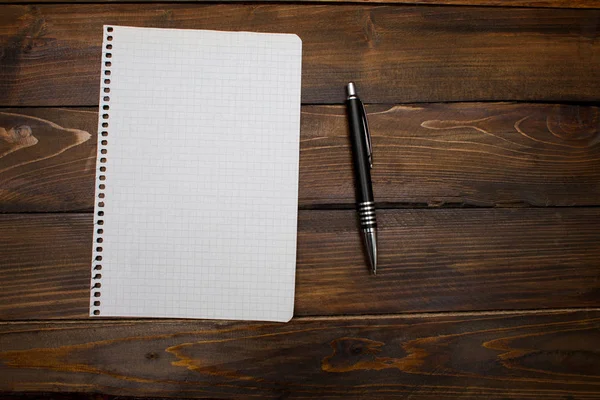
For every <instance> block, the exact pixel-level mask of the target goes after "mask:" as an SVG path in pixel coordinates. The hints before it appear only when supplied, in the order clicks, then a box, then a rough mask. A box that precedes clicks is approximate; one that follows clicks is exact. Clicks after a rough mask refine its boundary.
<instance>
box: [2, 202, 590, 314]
mask: <svg viewBox="0 0 600 400" xmlns="http://www.w3.org/2000/svg"><path fill="white" fill-rule="evenodd" d="M92 217H93V216H92V214H67V215H56V214H54V215H42V216H40V215H22V214H21V215H4V216H0V254H4V255H5V257H4V261H3V264H4V265H3V269H2V270H0V281H2V282H3V285H2V286H3V290H2V291H0V319H1V320H24V319H37V318H87V315H88V305H89V289H88V287H89V282H90V261H91V243H92V227H93V225H92V223H93V222H92V221H93V219H92ZM378 220H379V224H380V229H379V246H380V254H381V256H380V259H379V263H380V266H379V268H378V270H379V273H378V275H377V276H369V275H368V274H367V273H366V267H365V261H364V259H363V254H362V250H361V245H360V236H359V234H358V229H357V226H356V216H355V213H354V211H352V210H330V211H327V210H322V211H317V210H306V211H301V212H300V216H299V221H298V259H297V279H296V281H297V282H296V307H295V312H294V315H296V316H300V315H338V314H343V315H346V314H381V313H407V312H418V311H430V312H431V311H459V310H497V309H531V308H542V309H546V308H564V307H594V306H597V305H598V296H599V295H600V290H599V288H598V277H599V274H598V271H599V269H600V208H565V209H559V208H554V209H481V210H468V211H466V210H462V209H446V210H381V211H380V212H379V214H378ZM490 227H493V229H491V228H490Z"/></svg>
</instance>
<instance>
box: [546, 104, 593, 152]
mask: <svg viewBox="0 0 600 400" xmlns="http://www.w3.org/2000/svg"><path fill="white" fill-rule="evenodd" d="M546 124H547V126H548V130H549V131H550V133H552V134H553V135H554V136H556V137H557V138H559V139H562V140H565V141H572V142H578V144H579V145H581V146H591V145H593V144H596V143H597V142H598V141H599V140H600V109H598V108H597V107H579V106H568V105H557V106H555V107H554V109H553V110H552V112H551V113H549V115H548V117H547V119H546Z"/></svg>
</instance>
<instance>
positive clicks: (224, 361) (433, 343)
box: [0, 311, 600, 400]
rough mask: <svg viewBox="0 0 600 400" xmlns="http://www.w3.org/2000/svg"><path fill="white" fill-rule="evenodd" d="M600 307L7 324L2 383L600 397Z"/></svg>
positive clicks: (193, 393)
mask: <svg viewBox="0 0 600 400" xmlns="http://www.w3.org/2000/svg"><path fill="white" fill-rule="evenodd" d="M599 328H600V313H599V312H598V311H586V312H564V313H540V314H503V315H456V316H426V315H418V316H412V317H401V316H397V317H381V318H374V317H371V318H369V317H362V318H360V317H359V318H353V317H337V318H302V319H296V320H292V322H290V323H288V324H272V323H241V322H237V323H235V322H225V321H223V322H219V321H177V320H173V321H112V322H95V323H91V322H71V323H22V324H2V325H0V343H2V347H1V350H0V360H1V362H0V389H2V390H18V391H21V390H23V391H79V392H99V393H108V394H119V395H129V396H131V395H135V396H164V397H171V396H177V397H216V398H257V399H261V398H268V399H302V398H318V399H330V398H335V399H337V398H339V399H358V398H360V399H397V398H399V397H400V398H404V397H407V398H411V399H440V398H454V399H457V398H458V399H474V398H487V399H529V398H544V399H561V400H562V399H574V398H577V399H598V398H600V387H599V382H600V354H599V353H598V346H597V344H598V341H599V340H600V335H599V332H600V330H599Z"/></svg>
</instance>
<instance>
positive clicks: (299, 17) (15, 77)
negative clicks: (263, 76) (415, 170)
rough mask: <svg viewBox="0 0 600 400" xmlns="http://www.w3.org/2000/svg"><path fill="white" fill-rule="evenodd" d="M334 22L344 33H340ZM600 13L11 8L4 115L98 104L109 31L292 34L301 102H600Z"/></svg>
mask: <svg viewBox="0 0 600 400" xmlns="http://www.w3.org/2000/svg"><path fill="white" fill-rule="evenodd" d="M332 21H335V23H332ZM599 21H600V11H596V10H591V11H590V10H585V11H584V10H553V9H519V8H477V7H474V8H465V7H451V6H448V7H429V6H418V7H414V6H403V7H398V6H368V5H336V6H335V7H332V6H330V5H301V6H298V5H296V4H287V3H279V4H239V3H229V4H189V3H188V4H173V3H168V4H147V5H145V6H144V7H139V5H137V4H116V5H115V4H94V5H87V4H84V5H62V4H61V5H37V6H33V7H29V6H21V5H11V6H9V5H5V6H3V7H2V12H0V40H1V42H2V43H3V53H2V63H1V64H0V65H1V66H0V105H3V106H17V105H35V106H67V105H75V106H81V105H95V104H97V102H98V87H99V83H98V77H99V67H100V45H101V26H102V24H121V25H134V26H153V27H165V28H204V29H221V30H250V31H259V32H290V33H296V34H298V35H299V36H300V37H301V38H302V40H303V49H304V51H303V53H304V54H303V74H302V83H303V88H302V100H303V102H305V103H340V102H342V101H343V99H344V85H345V84H346V83H347V82H348V81H350V80H354V81H356V82H357V84H358V87H359V89H360V91H361V94H362V96H363V98H364V100H365V101H367V102H369V103H393V104H395V103H407V102H436V101H477V100H486V101H488V100H544V101H597V100H598V99H600V97H599V93H600V75H599V74H597V73H596V71H597V70H598V69H599V68H600V52H599V49H600V41H598V40H596V39H597V29H596V28H597V26H598V23H599Z"/></svg>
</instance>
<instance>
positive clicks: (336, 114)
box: [0, 103, 600, 212]
mask: <svg viewBox="0 0 600 400" xmlns="http://www.w3.org/2000/svg"><path fill="white" fill-rule="evenodd" d="M368 112H369V123H370V126H371V131H372V134H373V143H374V147H375V167H376V168H375V169H374V170H373V180H374V190H375V196H376V198H377V202H378V203H379V204H380V206H386V207H391V206H402V207H407V206H410V205H412V206H414V205H420V206H437V207H440V206H444V205H451V206H463V205H468V206H528V205H534V206H570V205H577V206H583V205H598V204H600V202H599V200H600V147H599V146H597V145H596V144H597V143H598V141H599V140H600V111H599V109H598V108H596V107H591V106H567V105H552V104H539V105H536V104H504V103H465V104H426V105H425V104H424V105H413V106H371V107H368ZM301 120H302V128H301V152H300V194H299V196H300V199H299V201H300V206H301V207H304V208H306V207H310V208H314V207H320V206H325V207H332V206H336V205H337V206H340V205H343V206H345V207H352V204H353V201H354V187H353V185H352V179H353V178H352V170H351V158H350V157H351V156H350V147H349V146H350V143H349V140H348V135H347V129H348V126H347V122H346V116H345V109H344V107H341V106H305V107H303V109H302V119H301ZM96 126H97V113H96V112H95V111H89V110H81V109H4V110H2V109H0V155H1V157H0V180H1V181H2V185H1V186H0V211H3V212H23V211H35V212H40V211H82V210H87V211H91V209H92V207H93V191H94V186H93V182H94V170H95V156H96V135H95V129H96Z"/></svg>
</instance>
